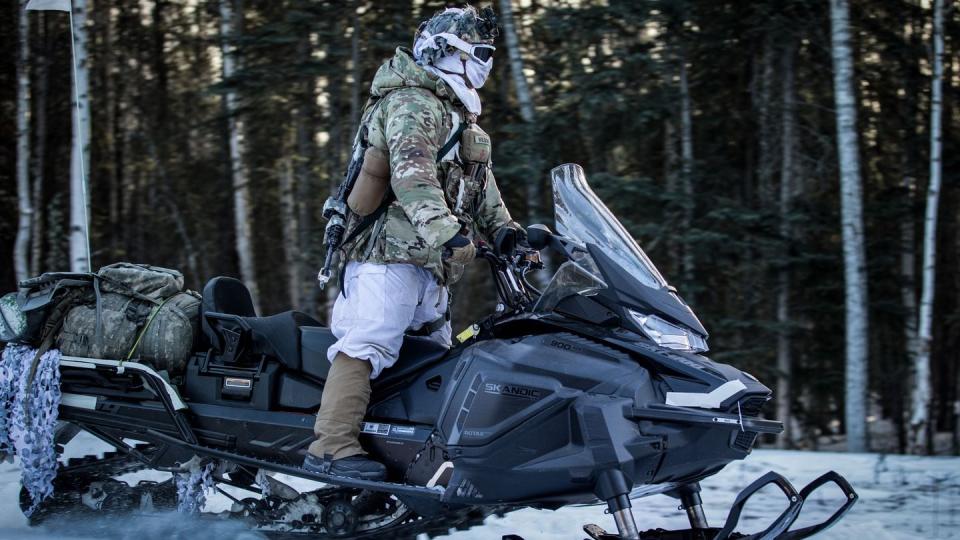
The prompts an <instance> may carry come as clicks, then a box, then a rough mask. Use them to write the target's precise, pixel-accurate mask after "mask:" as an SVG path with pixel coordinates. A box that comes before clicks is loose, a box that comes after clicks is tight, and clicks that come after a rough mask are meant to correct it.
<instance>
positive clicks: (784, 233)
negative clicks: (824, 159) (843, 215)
mask: <svg viewBox="0 0 960 540" xmlns="http://www.w3.org/2000/svg"><path fill="white" fill-rule="evenodd" d="M782 55H783V56H782V58H781V69H782V71H783V73H782V78H781V111H780V141H781V144H780V152H781V157H780V201H779V212H780V227H779V233H780V239H781V241H783V242H784V243H785V244H786V245H789V244H790V242H791V236H792V230H791V227H790V208H791V202H792V199H793V170H794V167H793V158H794V152H795V151H796V150H795V138H796V134H795V127H794V126H795V120H794V69H793V56H794V46H793V43H790V44H788V45H787V46H785V47H784V48H783V51H782ZM786 251H789V249H788V250H786ZM789 325H790V268H789V266H788V265H787V264H786V262H784V263H783V264H781V266H780V269H779V271H778V275H777V327H778V328H779V330H778V332H777V418H779V419H780V421H781V422H783V423H784V426H785V427H786V431H784V433H783V434H782V435H781V436H780V437H778V438H777V445H778V446H779V447H781V448H786V447H790V446H791V445H792V440H793V437H794V433H793V430H792V427H793V422H791V404H792V402H793V393H792V387H791V385H790V379H791V376H792V371H793V359H792V355H791V349H790V346H791V343H790V327H789Z"/></svg>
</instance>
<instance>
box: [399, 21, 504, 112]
mask: <svg viewBox="0 0 960 540" xmlns="http://www.w3.org/2000/svg"><path fill="white" fill-rule="evenodd" d="M476 20H477V16H476V12H475V11H474V10H473V8H466V9H460V8H448V9H446V10H444V11H443V12H442V13H440V14H438V15H435V16H434V17H433V18H432V19H430V20H429V21H428V22H427V23H426V24H424V25H423V27H421V30H420V32H419V33H418V34H417V39H416V41H415V43H414V45H413V57H414V59H415V60H416V61H417V63H418V64H420V65H421V66H423V68H424V69H425V70H427V71H429V72H430V73H433V74H435V75H437V76H438V77H440V78H441V79H443V81H444V82H446V83H447V84H448V85H449V86H450V88H452V89H453V91H454V93H456V94H457V97H458V98H460V102H461V103H463V106H464V107H465V108H466V109H467V111H469V112H471V113H473V114H476V115H479V114H480V111H481V105H480V94H478V93H477V88H482V87H483V85H484V83H486V82H487V77H488V76H489V75H490V70H491V68H493V56H490V57H489V58H487V60H486V61H483V60H480V59H479V58H477V56H476V55H475V54H474V46H475V45H479V43H476V42H475V41H480V39H479V35H478V32H477V29H476ZM461 36H465V37H467V38H468V39H470V41H468V40H465V39H463V38H462V37H461ZM471 38H472V39H471ZM482 45H485V46H486V47H490V48H492V46H491V45H487V44H482Z"/></svg>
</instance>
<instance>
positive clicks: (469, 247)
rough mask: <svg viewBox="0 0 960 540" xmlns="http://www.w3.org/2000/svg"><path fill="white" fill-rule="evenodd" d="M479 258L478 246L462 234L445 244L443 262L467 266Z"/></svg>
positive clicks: (454, 236) (456, 235)
mask: <svg viewBox="0 0 960 540" xmlns="http://www.w3.org/2000/svg"><path fill="white" fill-rule="evenodd" d="M476 256H477V246H475V245H473V242H471V241H470V239H469V238H467V237H466V236H464V235H462V234H455V235H453V238H451V239H449V240H447V241H446V242H445V243H444V244H443V260H444V261H446V262H455V263H459V264H467V263H468V262H470V261H472V260H473V258H474V257H476Z"/></svg>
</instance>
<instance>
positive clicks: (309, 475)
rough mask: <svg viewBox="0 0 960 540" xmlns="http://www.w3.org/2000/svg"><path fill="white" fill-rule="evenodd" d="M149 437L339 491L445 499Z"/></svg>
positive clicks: (422, 490)
mask: <svg viewBox="0 0 960 540" xmlns="http://www.w3.org/2000/svg"><path fill="white" fill-rule="evenodd" d="M147 434H149V435H150V436H151V437H153V438H155V439H159V440H161V441H163V442H166V443H168V444H173V445H178V446H182V447H186V448H190V449H191V450H193V451H195V452H197V453H198V454H199V455H201V456H205V457H212V458H215V459H222V460H225V461H230V462H232V463H238V464H242V465H249V466H252V467H257V468H263V469H266V470H268V471H275V472H280V473H284V474H289V475H291V476H298V477H300V478H306V479H308V480H315V481H317V482H324V483H326V484H333V485H336V486H340V487H346V488H356V489H368V490H370V491H379V492H385V493H392V494H394V495H399V496H408V497H416V498H420V499H430V500H433V501H439V500H440V499H441V498H442V497H443V493H444V492H443V490H442V489H432V488H427V487H420V486H411V485H407V484H395V483H391V482H378V481H374V480H360V479H357V478H347V477H345V476H335V475H332V474H321V473H314V472H310V471H307V470H305V469H303V468H301V467H296V466H292V465H283V464H280V463H274V462H272V461H266V460H262V459H258V458H255V457H250V456H244V455H241V454H235V453H233V452H230V451H227V450H222V449H219V448H211V447H209V446H202V445H199V444H190V443H187V442H185V441H182V440H180V439H177V438H176V437H171V436H170V435H167V434H165V433H160V432H158V431H154V430H152V429H148V430H147Z"/></svg>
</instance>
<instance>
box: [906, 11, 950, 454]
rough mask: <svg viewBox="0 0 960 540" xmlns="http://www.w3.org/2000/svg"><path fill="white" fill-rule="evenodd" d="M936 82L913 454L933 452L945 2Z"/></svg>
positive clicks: (937, 30) (936, 43)
mask: <svg viewBox="0 0 960 540" xmlns="http://www.w3.org/2000/svg"><path fill="white" fill-rule="evenodd" d="M932 37H933V79H932V80H931V82H930V184H929V186H928V187H927V209H926V214H925V215H924V220H923V221H924V226H923V266H922V269H923V270H922V272H923V274H922V278H923V286H922V288H921V293H920V320H919V324H918V325H917V328H918V332H917V341H916V346H917V349H916V354H915V357H914V381H913V396H912V400H911V401H912V405H913V413H912V415H911V418H910V435H911V437H910V438H911V440H910V445H911V450H912V452H913V453H923V452H924V451H930V450H932V448H931V447H930V439H931V438H932V435H933V433H932V431H931V428H932V426H931V422H930V398H931V396H930V393H931V389H930V347H931V344H932V341H933V299H934V287H935V278H936V264H937V210H938V209H939V204H940V179H941V169H942V168H941V153H942V151H943V142H942V140H941V136H940V133H941V116H942V115H941V111H942V108H943V0H934V3H933V36H932Z"/></svg>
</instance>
